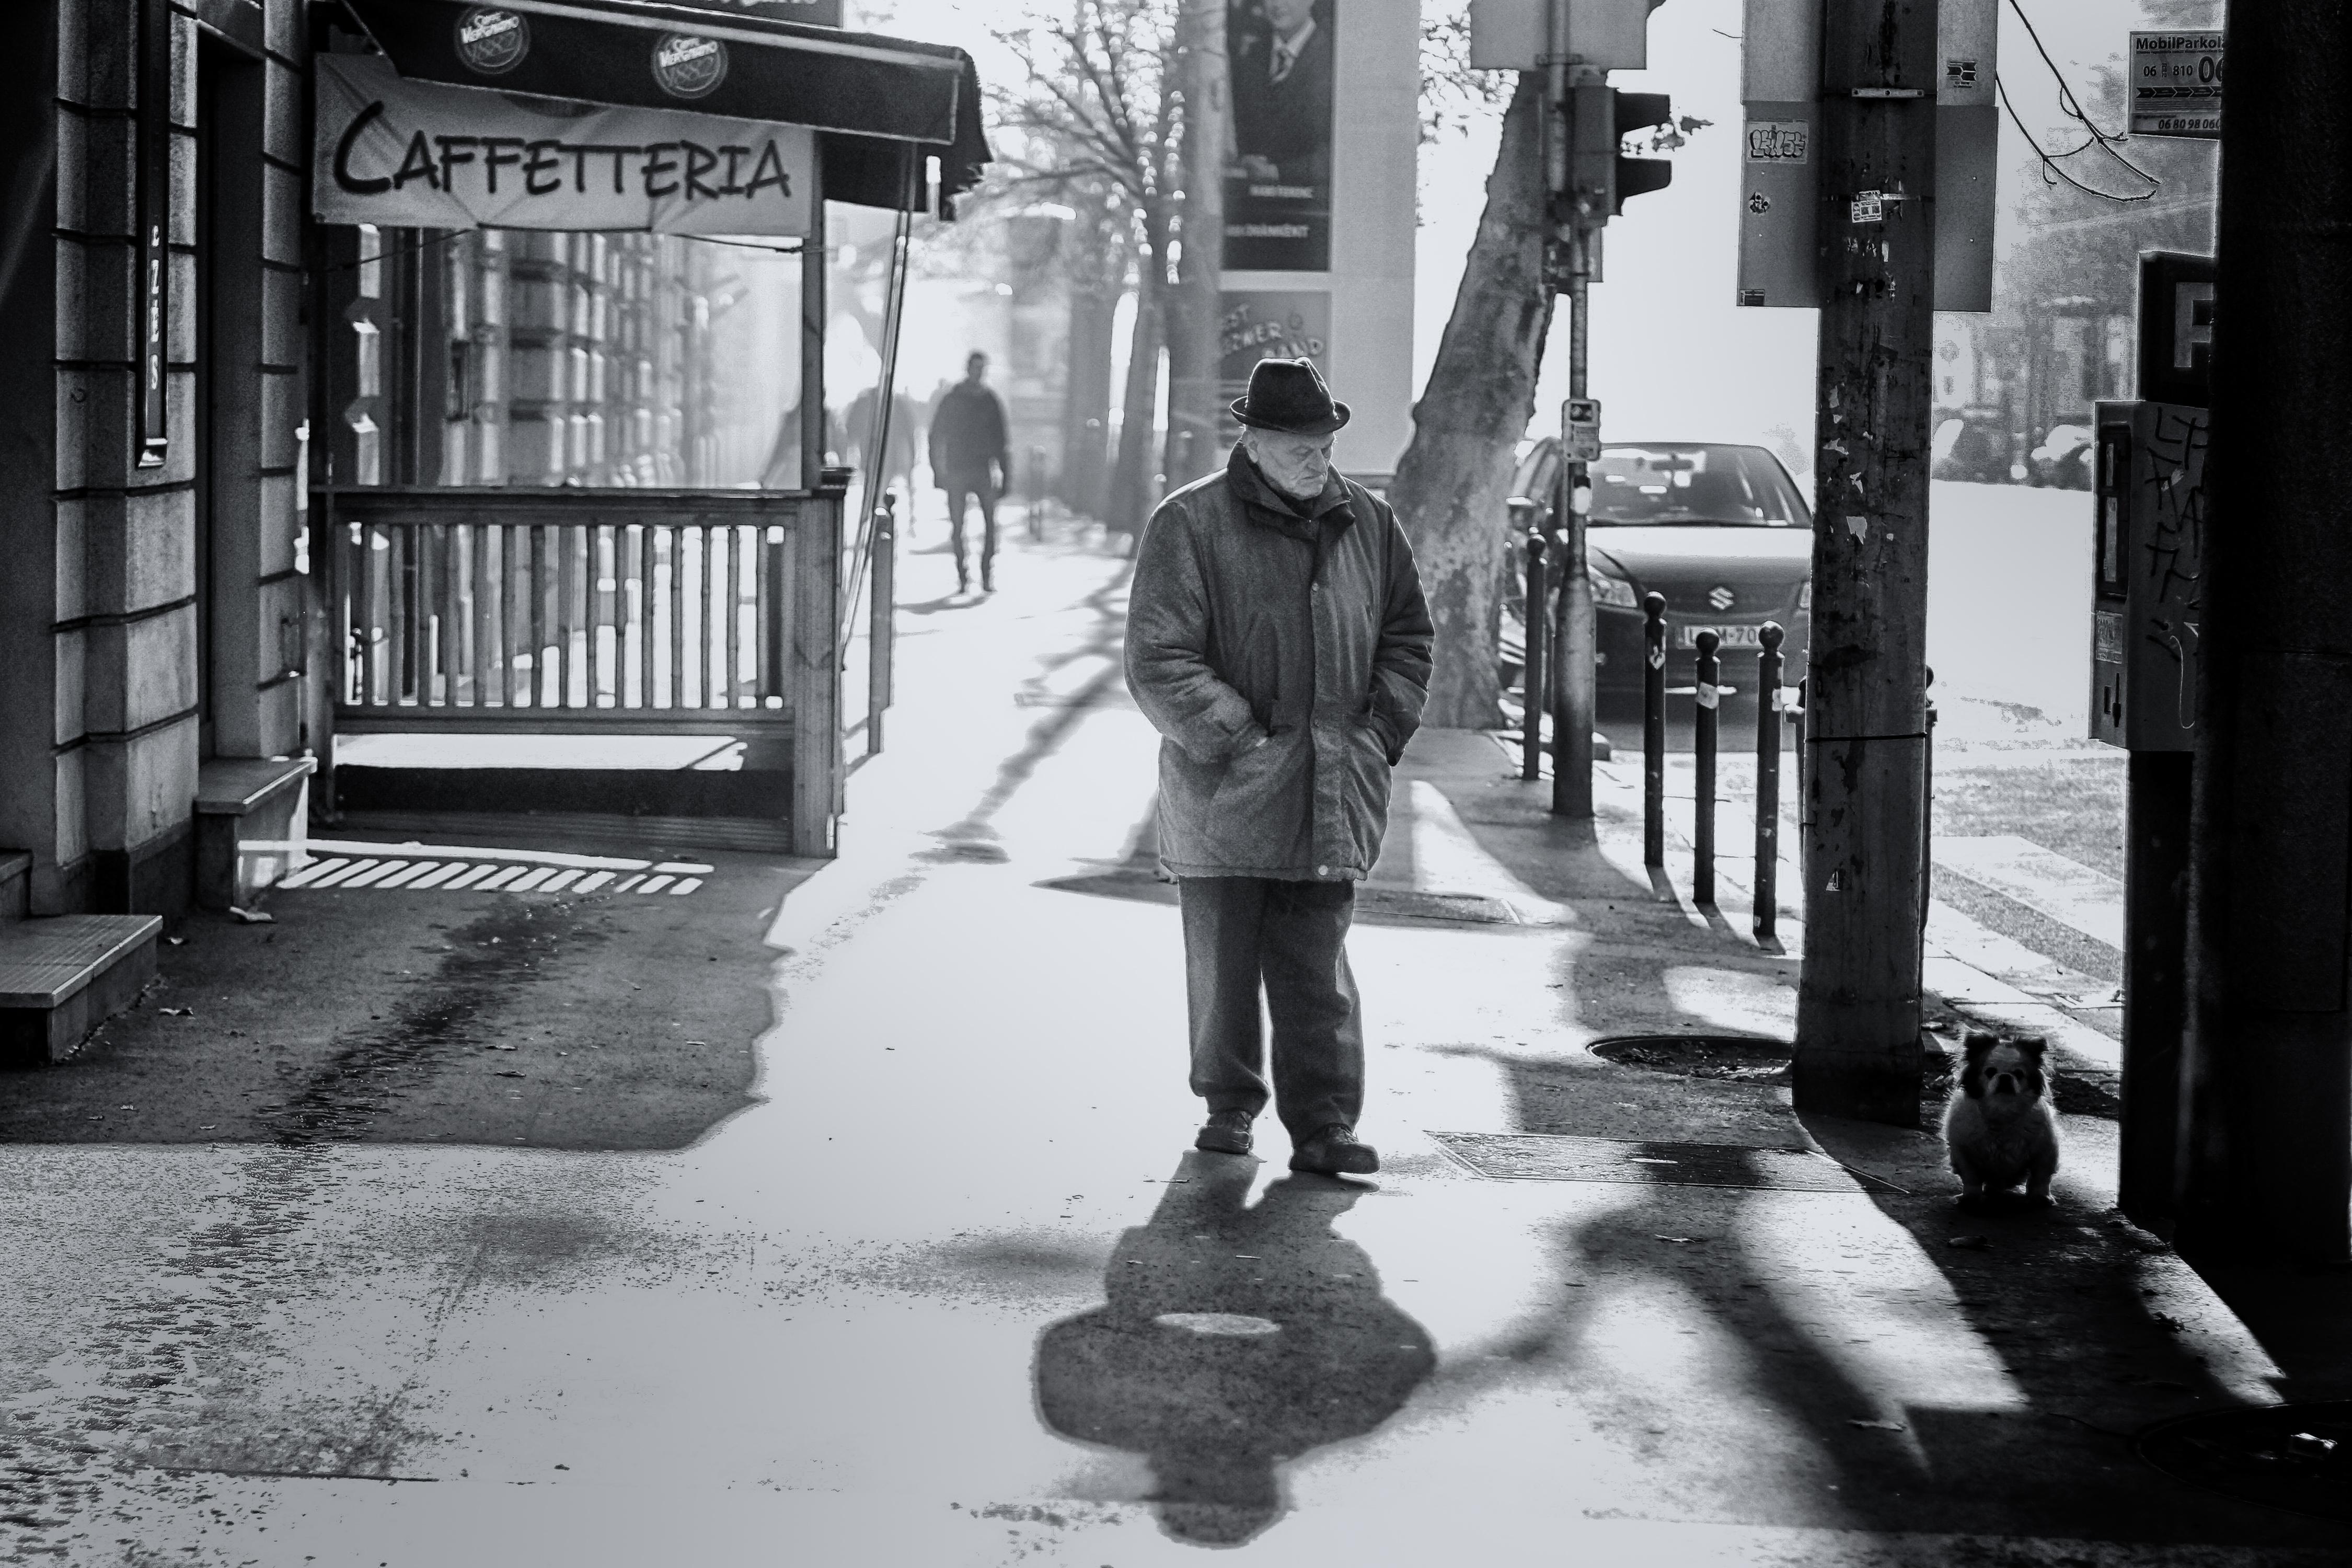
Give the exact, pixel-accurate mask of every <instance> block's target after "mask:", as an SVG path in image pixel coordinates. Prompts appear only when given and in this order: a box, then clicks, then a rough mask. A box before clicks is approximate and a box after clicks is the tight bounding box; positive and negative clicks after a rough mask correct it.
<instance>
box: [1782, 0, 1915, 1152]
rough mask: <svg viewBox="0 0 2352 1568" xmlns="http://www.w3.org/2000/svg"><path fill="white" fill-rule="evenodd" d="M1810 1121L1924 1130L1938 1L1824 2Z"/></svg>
mask: <svg viewBox="0 0 2352 1568" xmlns="http://www.w3.org/2000/svg"><path fill="white" fill-rule="evenodd" d="M1821 58H1822V103H1821V128H1822V129H1821V138H1820V140H1821V147H1820V153H1821V157H1822V164H1821V170H1822V177H1821V185H1820V191H1821V197H1820V200H1821V206H1820V209H1819V214H1818V218H1819V223H1820V229H1819V234H1820V255H1821V258H1822V263H1821V266H1822V293H1823V298H1822V314H1821V348H1820V356H1821V357H1820V370H1819V373H1818V379H1817V382H1816V394H1815V397H1816V418H1817V421H1818V429H1819V437H1818V440H1819V443H1820V446H1819V451H1818V456H1817V461H1816V465H1815V470H1814V471H1815V473H1816V475H1817V476H1818V477H1817V479H1816V490H1815V498H1816V499H1815V502H1814V509H1813V611H1812V647H1811V654H1810V656H1809V658H1808V659H1807V661H1806V668H1805V674H1806V680H1807V701H1806V708H1807V715H1808V721H1807V732H1806V742H1805V744H1806V754H1805V770H1804V795H1803V826H1802V831H1803V833H1804V835H1805V841H1806V848H1807V854H1806V856H1805V918H1806V930H1805V958H1804V966H1803V969H1802V972H1801V977H1800V980H1799V983H1798V991H1797V1040H1796V1058H1795V1062H1794V1067H1793V1072H1792V1074H1791V1079H1792V1084H1791V1087H1792V1089H1793V1093H1794V1098H1795V1100H1796V1104H1797V1107H1798V1109H1799V1110H1809V1111H1820V1112H1825V1113H1828V1114H1831V1115H1836V1116H1850V1117H1856V1118H1861V1119H1864V1120H1867V1121H1880V1122H1885V1123H1888V1124H1891V1125H1894V1126H1897V1127H1915V1126H1916V1125H1918V1121H1919V1086H1920V1045H1919V1024H1920V1016H1919V963H1920V955H1921V952H1922V946H1923V931H1922V930H1921V927H1922V925H1923V923H1924V922H1923V920H1922V911H1923V910H1925V908H1926V902H1925V899H1924V897H1923V894H1924V893H1925V890H1926V887H1927V844H1926V837H1925V825H1926V808H1927V801H1926V798H1925V797H1926V785H1927V662H1926V655H1927V458H1928V440H1929V416H1930V413H1931V409H1932V399H1933V382H1932V376H1931V359H1930V356H1931V354H1932V352H1933V350H1934V347H1935V319H1934V303H1935V264H1936V218H1935V204H1934V199H1933V195H1932V193H1933V192H1934V189H1935V173H1936V121H1935V113H1936V85H1937V60H1936V0H1823V11H1822V56H1821Z"/></svg>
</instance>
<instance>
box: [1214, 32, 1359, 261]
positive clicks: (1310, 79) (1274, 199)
mask: <svg viewBox="0 0 2352 1568" xmlns="http://www.w3.org/2000/svg"><path fill="white" fill-rule="evenodd" d="M1338 6H1339V0H1227V5H1226V7H1225V58H1226V61H1227V64H1228V68H1229V70H1230V72H1231V77H1232V83H1233V99H1232V101H1233V106H1234V126H1233V131H1234V134H1233V156H1232V161H1231V162H1230V163H1227V165H1226V168H1225V255H1224V264H1225V270H1227V271H1229V272H1328V271H1329V270H1330V269H1331V121H1332V83H1333V70H1332V68H1333V62H1334V58H1335V56H1334V53H1333V48H1332V44H1333V38H1334V27H1335V24H1334V16H1333V13H1334V12H1335V11H1337V9H1338Z"/></svg>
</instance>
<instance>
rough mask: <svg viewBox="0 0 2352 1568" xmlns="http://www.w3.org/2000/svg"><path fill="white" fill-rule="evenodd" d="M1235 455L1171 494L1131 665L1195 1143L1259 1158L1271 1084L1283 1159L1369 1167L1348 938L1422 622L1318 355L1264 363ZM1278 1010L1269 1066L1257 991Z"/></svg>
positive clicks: (1399, 540)
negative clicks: (1165, 878)
mask: <svg viewBox="0 0 2352 1568" xmlns="http://www.w3.org/2000/svg"><path fill="white" fill-rule="evenodd" d="M1233 410H1234V416H1236V417H1237V418H1239V419H1240V420H1241V422H1242V424H1243V426H1244V430H1243V432H1242V439H1241V442H1240V444H1239V445H1237V446H1236V447H1234V451H1233V456H1232V458H1230V459H1229V460H1228V461H1227V463H1226V465H1225V468H1224V471H1223V473H1220V474H1215V475H1213V476H1211V477H1210V478H1208V479H1202V480H1199V481H1197V482H1195V483H1193V484H1190V485H1187V486H1185V487H1184V488H1183V489H1180V490H1177V491H1176V492H1175V493H1173V494H1172V495H1171V496H1169V497H1168V499H1167V500H1163V501H1161V502H1160V509H1159V510H1157V511H1156V512H1154V513H1153V514H1152V517H1151V521H1150V523H1149V524H1148V525H1147V526H1146V528H1145V530H1144V534H1143V542H1142V545H1141V547H1140V549H1139V551H1138V552H1137V558H1136V565H1135V581H1134V587H1133V591H1132V594H1131V595H1130V598H1129V611H1128V624H1127V681H1128V688H1129V690H1131V691H1132V692H1133V693H1134V694H1135V700H1136V702H1137V704H1138V705H1139V707H1140V708H1141V709H1142V710H1143V711H1144V713H1145V714H1146V716H1148V717H1149V718H1150V721H1151V722H1152V724H1153V725H1154V726H1155V727H1156V728H1157V729H1158V730H1159V731H1160V735H1161V737H1162V739H1161V742H1160V813H1159V822H1160V858H1161V859H1162V860H1163V861H1164V862H1165V863H1166V865H1167V867H1168V868H1169V869H1170V870H1171V871H1172V872H1173V873H1174V874H1175V876H1176V879H1177V884H1178V892H1179V895H1180V899H1181V903H1182V906H1183V923H1184V968H1185V975H1186V986H1187V994H1188V997H1189V1011H1190V1015H1191V1028H1192V1092H1193V1093H1195V1094H1198V1095H1200V1096H1201V1097H1202V1099H1204V1100H1207V1101H1208V1108H1209V1120H1208V1124H1207V1125H1206V1126H1204V1127H1202V1129H1201V1133H1200V1136H1199V1138H1198V1139H1197V1140H1196V1146H1197V1147H1199V1148H1202V1149H1205V1150H1210V1151H1213V1152H1220V1153H1228V1154H1246V1153H1248V1152H1249V1151H1250V1147H1251V1131H1250V1128H1251V1123H1252V1122H1253V1121H1255V1119H1256V1117H1257V1113H1258V1112H1259V1111H1260V1110H1264V1109H1265V1104H1266V1101H1267V1100H1269V1099H1271V1100H1273V1101H1274V1104H1275V1109H1276V1113H1277V1114H1278V1115H1279V1116H1280V1117H1281V1119H1282V1123H1283V1125H1284V1127H1285V1128H1286V1129H1287V1130H1288V1131H1289V1133H1290V1140H1291V1147H1292V1154H1291V1160H1290V1166H1291V1169H1293V1170H1295V1171H1317V1172H1321V1173H1326V1174H1339V1173H1356V1174H1361V1173H1369V1172H1371V1171H1374V1170H1377V1169H1379V1168H1380V1158H1379V1156H1378V1155H1377V1154H1376V1153H1375V1152H1373V1151H1372V1149H1371V1148H1370V1146H1369V1145H1367V1144H1365V1143H1363V1142H1360V1141H1359V1140H1358V1138H1357V1137H1356V1121H1357V1119H1358V1117H1359V1116H1360V1114H1361V1112H1362V1110H1363V1103H1364V1037H1363V1024H1362V1019H1361V1016H1360V1010H1359V1006H1358V1002H1357V996H1356V982H1355V976H1354V974H1353V973H1351V972H1350V970H1349V967H1348V955H1347V948H1346V942H1347V936H1348V926H1349V921H1350V919H1351V917H1352V915H1353V913H1354V910H1355V891H1356V883H1357V882H1358V881H1360V880H1361V879H1362V878H1363V877H1364V876H1365V875H1366V874H1367V873H1368V872H1370V869H1371V868H1372V862H1373V860H1374V859H1375V858H1378V856H1379V854H1380V848H1381V834H1382V832H1383V830H1384V829H1385V828H1386V826H1387V823H1388V804H1389V774H1390V770H1391V769H1392V768H1393V767H1394V766H1395V765H1396V763H1397V760H1398V759H1399V758H1400V757H1402V755H1403V753H1404V747H1405V742H1407V741H1408V740H1410V739H1412V732H1413V731H1414V730H1415V729H1416V728H1418V727H1419V725H1420V722H1421V709H1422V703H1423V700H1425V699H1426V698H1427V696H1428V694H1429V673H1430V644H1431V640H1432V637H1433V629H1432V627H1431V625H1430V617H1429V606H1428V605H1427V604H1426V603H1425V602H1424V601H1423V597H1422V591H1421V577H1420V574H1419V573H1418V572H1417V571H1416V570H1415V568H1414V565H1413V560H1412V548H1411V547H1410V546H1409V545H1408V544H1407V543H1406V542H1405V537H1404V531H1403V530H1402V528H1400V527H1398V525H1397V521H1396V517H1395V515H1394V514H1393V513H1392V512H1391V511H1390V510H1389V508H1388V505H1387V503H1386V502H1384V501H1382V500H1379V499H1378V498H1377V497H1375V496H1374V495H1372V493H1371V492H1370V491H1369V490H1367V489H1364V488H1363V487H1362V486H1360V485H1358V484H1356V483H1354V482H1353V481H1351V480H1349V479H1345V478H1343V477H1341V475H1340V474H1339V472H1338V471H1337V470H1336V469H1334V468H1332V467H1331V441H1332V437H1333V435H1334V434H1335V433H1336V432H1337V431H1338V430H1339V427H1340V426H1343V425H1345V424H1346V423H1347V422H1348V405H1346V404H1344V403H1336V402H1334V401H1333V400H1332V397H1331V394H1330V392H1329V390H1328V388H1326V387H1325V385H1324V384H1323V378H1322V376H1321V375H1320V374H1318V373H1317V371H1316V369H1315V366H1314V364H1313V363H1312V362H1310V361H1307V360H1303V359H1302V360H1265V361H1262V362H1260V363H1259V364H1258V366H1257V368H1256V369H1255V371H1253V372H1252V373H1251V375H1250V384H1249V391H1248V394H1247V395H1245V396H1244V397H1242V398H1241V399H1240V400H1239V401H1237V402H1235V403H1234V405H1233ZM1261 988H1263V990H1264V993H1265V1011H1266V1012H1267V1013H1268V1014H1270V1015H1271V1016H1272V1017H1273V1022H1274V1051H1273V1058H1274V1059H1273V1068H1274V1070H1273V1079H1272V1083H1271V1086H1269V1084H1268V1081H1267V1079H1266V1076H1265V1071H1264V1067H1265V1054H1266V1053H1265V1041H1264V1036H1263V1031H1262V1026H1261V1024H1260V1020H1259V1002H1258V997H1259V993H1260V990H1261Z"/></svg>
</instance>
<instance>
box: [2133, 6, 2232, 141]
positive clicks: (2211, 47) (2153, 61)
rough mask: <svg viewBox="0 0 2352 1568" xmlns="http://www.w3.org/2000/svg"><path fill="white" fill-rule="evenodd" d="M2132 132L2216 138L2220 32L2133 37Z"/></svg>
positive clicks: (2219, 125) (2219, 132) (2219, 82)
mask: <svg viewBox="0 0 2352 1568" xmlns="http://www.w3.org/2000/svg"><path fill="white" fill-rule="evenodd" d="M2131 133H2132V134H2133V135H2134V136H2189V137H2200V138H2204V139H2207V140H2215V141H2218V140H2219V139H2220V137H2221V34H2220V33H2134V34H2133V35H2132V36H2131Z"/></svg>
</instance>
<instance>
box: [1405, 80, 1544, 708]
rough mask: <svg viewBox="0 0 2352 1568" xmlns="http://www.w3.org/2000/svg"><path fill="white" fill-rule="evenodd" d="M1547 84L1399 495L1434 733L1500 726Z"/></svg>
mask: <svg viewBox="0 0 2352 1568" xmlns="http://www.w3.org/2000/svg"><path fill="white" fill-rule="evenodd" d="M1542 114H1543V79H1542V76H1541V74H1540V73H1538V72H1532V71H1530V72H1523V73H1521V75H1520V78H1519V83H1518V89H1517V91H1516V92H1515V93H1513V94H1512V97H1511V104H1510V108H1509V109H1508V110H1506V111H1505V112H1504V115H1503V140H1502V145H1501V147H1500V148H1499V149H1497V151H1496V154H1495V169H1494V173H1492V174H1489V175H1488V176H1487V177H1486V211H1485V212H1484V213H1483V214H1481V215H1480V216H1479V219H1478V233H1477V237H1476V238H1475V239H1474V240H1473V241H1472V242H1471V246H1470V257H1469V261H1468V263H1467V265H1466V266H1465V268H1463V273H1462V284H1461V287H1460V289H1457V290H1456V291H1455V293H1454V314H1453V315H1452V317H1451V318H1449V319H1448V320H1447V321H1446V323H1445V335H1444V337H1443V338H1442V339H1440V340H1439V342H1438V348H1437V360H1436V363H1433V365H1431V367H1430V371H1429V382H1428V384H1427V385H1425V386H1424V387H1423V389H1422V394H1421V399H1420V401H1419V402H1417V403H1415V404H1414V405H1413V409H1412V442H1411V444H1409V445H1408V446H1407V447H1405V450H1404V456H1403V458H1401V459H1399V461H1398V463H1397V472H1396V479H1395V482H1394V483H1393V485H1392V486H1391V489H1390V491H1389V499H1390V500H1391V502H1392V503H1393V504H1394V505H1395V507H1396V512H1397V518H1398V520H1399V521H1401V522H1402V523H1403V525H1404V530H1405V533H1406V536H1407V537H1408V538H1410V539H1411V540H1412V548H1413V554H1414V555H1415V556H1416V557H1417V558H1418V560H1419V562H1420V564H1421V575H1422V583H1423V587H1424V589H1425V590H1426V591H1427V593H1428V595H1429V608H1430V615H1431V618H1432V619H1433V620H1434V621H1435V622H1436V625H1437V647H1436V669H1435V670H1434V672H1433V675H1432V677H1431V681H1430V691H1429V706H1428V708H1427V709H1426V710H1424V712H1423V718H1422V721H1423V723H1426V724H1430V725H1433V726H1437V727H1441V728H1446V729H1470V730H1483V729H1490V728H1492V727H1493V726H1494V725H1495V724H1496V723H1497V722H1499V721H1500V719H1501V712H1500V708H1499V700H1500V698H1501V695H1502V692H1501V682H1500V681H1499V679H1497V677H1496V668H1495V635H1494V634H1495V616H1496V587H1497V584H1498V582H1499V577H1500V561H1501V552H1502V551H1503V549H1504V533H1505V528H1504V526H1503V519H1504V516H1505V512H1506V509H1505V507H1504V504H1503V503H1504V502H1505V501H1506V500H1507V499H1508V497H1507V496H1506V495H1505V493H1504V492H1505V490H1506V489H1507V488H1508V486H1509V484H1510V478H1511V452H1512V448H1513V447H1514V446H1515V445H1516V444H1517V441H1518V439H1519V437H1520V436H1521V435H1522V434H1524V433H1525V432H1526V430H1527V427H1528V420H1530V419H1532V418H1533V417H1534V416H1535V408H1536V376H1537V373H1538V371H1539V370H1541V368H1542V365H1543V346H1544V334H1545V333H1546V331H1548V330H1549V328H1550V325H1551V299H1550V296H1549V293H1548V292H1547V291H1546V290H1545V289H1544V282H1543V247H1544V205H1545V195H1544V172H1543V160H1542V158H1541V157H1540V156H1539V155H1538V154H1539V152H1540V141H1539V138H1540V134H1541V131H1542V125H1541V121H1542Z"/></svg>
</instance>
